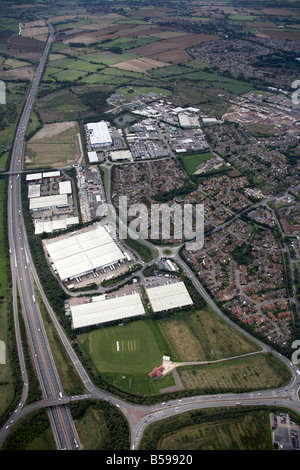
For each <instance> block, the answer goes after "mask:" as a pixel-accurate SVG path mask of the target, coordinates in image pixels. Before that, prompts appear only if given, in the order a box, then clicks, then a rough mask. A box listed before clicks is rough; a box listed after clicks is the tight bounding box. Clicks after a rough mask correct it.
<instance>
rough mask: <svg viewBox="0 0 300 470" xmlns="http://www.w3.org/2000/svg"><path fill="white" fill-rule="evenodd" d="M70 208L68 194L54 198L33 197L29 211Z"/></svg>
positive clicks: (55, 195) (57, 195)
mask: <svg viewBox="0 0 300 470" xmlns="http://www.w3.org/2000/svg"><path fill="white" fill-rule="evenodd" d="M68 206H69V202H68V195H67V194H54V195H52V196H41V197H31V198H30V199H29V209H30V210H31V211H39V210H45V209H55V208H61V207H68Z"/></svg>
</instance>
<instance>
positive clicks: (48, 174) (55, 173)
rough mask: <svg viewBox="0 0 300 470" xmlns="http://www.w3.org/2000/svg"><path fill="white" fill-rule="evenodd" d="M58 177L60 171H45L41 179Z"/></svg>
mask: <svg viewBox="0 0 300 470" xmlns="http://www.w3.org/2000/svg"><path fill="white" fill-rule="evenodd" d="M58 176H60V171H59V170H56V171H46V173H43V178H55V177H58Z"/></svg>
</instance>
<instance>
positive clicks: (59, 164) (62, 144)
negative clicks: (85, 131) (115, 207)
mask: <svg viewBox="0 0 300 470" xmlns="http://www.w3.org/2000/svg"><path fill="white" fill-rule="evenodd" d="M78 139H79V126H78V123H77V122H75V121H71V122H64V123H57V124H55V123H53V124H45V125H44V126H43V127H42V128H41V129H40V130H39V131H38V132H37V133H36V134H35V135H34V136H33V137H32V138H31V139H29V141H28V142H27V146H26V154H25V166H26V168H30V169H33V168H47V167H53V168H63V167H65V166H69V165H70V164H72V163H75V162H76V161H77V160H78V159H79V157H80V147H79V141H78Z"/></svg>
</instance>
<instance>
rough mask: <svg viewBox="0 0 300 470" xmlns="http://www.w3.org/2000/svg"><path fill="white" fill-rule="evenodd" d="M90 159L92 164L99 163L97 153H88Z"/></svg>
mask: <svg viewBox="0 0 300 470" xmlns="http://www.w3.org/2000/svg"><path fill="white" fill-rule="evenodd" d="M88 159H89V162H90V163H98V156H97V152H95V151H93V152H88Z"/></svg>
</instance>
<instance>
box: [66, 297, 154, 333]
mask: <svg viewBox="0 0 300 470" xmlns="http://www.w3.org/2000/svg"><path fill="white" fill-rule="evenodd" d="M70 309H71V315H72V322H73V328H80V327H85V326H91V325H96V324H99V323H106V322H110V321H114V320H121V319H123V318H129V317H135V316H138V315H144V314H145V310H144V306H143V303H142V301H141V298H140V295H139V294H137V293H136V294H130V295H126V296H120V297H114V298H112V299H104V300H102V301H101V302H90V303H86V304H82V305H74V306H71V308H70Z"/></svg>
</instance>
